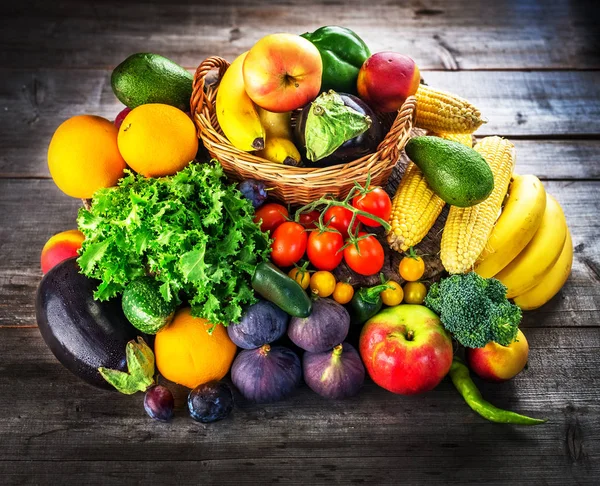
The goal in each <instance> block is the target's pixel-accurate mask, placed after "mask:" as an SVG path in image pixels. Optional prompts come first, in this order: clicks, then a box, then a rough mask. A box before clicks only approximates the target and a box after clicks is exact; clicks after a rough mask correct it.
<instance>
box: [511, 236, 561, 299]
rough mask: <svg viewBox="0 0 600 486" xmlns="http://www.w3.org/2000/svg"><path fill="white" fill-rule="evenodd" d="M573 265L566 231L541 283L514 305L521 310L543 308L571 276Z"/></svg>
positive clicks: (518, 296)
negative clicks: (557, 253)
mask: <svg viewBox="0 0 600 486" xmlns="http://www.w3.org/2000/svg"><path fill="white" fill-rule="evenodd" d="M572 265H573V241H572V240H571V232H570V231H569V230H568V229H567V239H566V240H565V244H564V246H563V249H562V251H561V253H560V256H559V257H558V260H557V262H556V263H555V264H554V266H553V267H552V268H551V269H550V270H549V271H548V273H546V275H544V277H543V278H542V280H541V282H540V283H539V284H537V285H536V286H535V287H533V288H532V289H530V290H528V291H527V292H525V293H524V294H521V295H517V296H516V297H515V299H514V302H515V304H516V305H518V306H519V307H520V308H521V309H523V310H533V309H537V308H538V307H541V306H543V305H544V304H545V303H546V302H548V301H549V300H550V299H551V298H552V297H554V296H555V295H556V294H557V293H558V291H559V290H560V289H561V288H562V286H563V285H564V284H565V282H566V281H567V279H568V278H569V275H570V274H571V266H572Z"/></svg>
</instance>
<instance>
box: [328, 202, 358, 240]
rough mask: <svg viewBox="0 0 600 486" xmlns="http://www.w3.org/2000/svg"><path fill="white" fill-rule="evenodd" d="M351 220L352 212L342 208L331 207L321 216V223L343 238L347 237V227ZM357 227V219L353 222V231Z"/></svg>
mask: <svg viewBox="0 0 600 486" xmlns="http://www.w3.org/2000/svg"><path fill="white" fill-rule="evenodd" d="M351 220H352V211H350V210H349V209H346V208H343V207H342V206H331V207H330V208H329V209H327V211H325V214H324V215H323V222H324V223H325V224H328V223H329V227H330V228H332V229H336V230H338V231H339V232H340V233H342V236H343V237H344V239H345V238H347V237H348V227H349V226H350V221H351ZM357 226H358V218H357V219H355V220H354V228H353V229H354V230H355V229H356V227H357Z"/></svg>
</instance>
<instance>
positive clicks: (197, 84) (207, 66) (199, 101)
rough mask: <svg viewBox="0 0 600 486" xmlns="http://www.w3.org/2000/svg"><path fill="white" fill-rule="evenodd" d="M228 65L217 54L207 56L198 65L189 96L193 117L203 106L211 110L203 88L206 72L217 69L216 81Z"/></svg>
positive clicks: (210, 104)
mask: <svg viewBox="0 0 600 486" xmlns="http://www.w3.org/2000/svg"><path fill="white" fill-rule="evenodd" d="M228 67H229V63H228V62H227V61H226V60H225V59H223V58H222V57H218V56H212V57H207V58H206V59H205V60H204V61H202V63H201V64H200V65H199V66H198V68H197V69H196V72H195V73H194V81H193V82H192V97H191V98H190V114H191V115H192V116H193V117H195V115H196V114H197V113H199V112H200V111H201V110H202V109H203V108H207V109H208V111H209V112H210V111H213V106H212V101H211V100H210V97H208V96H207V93H206V91H205V90H204V84H205V80H206V76H207V74H208V73H209V72H210V71H212V70H213V69H218V70H219V78H218V81H220V80H221V78H222V77H223V74H224V73H225V71H226V70H227V68H228ZM218 81H217V84H218ZM215 86H216V85H215ZM215 86H213V85H210V86H209V87H208V89H214V87H215Z"/></svg>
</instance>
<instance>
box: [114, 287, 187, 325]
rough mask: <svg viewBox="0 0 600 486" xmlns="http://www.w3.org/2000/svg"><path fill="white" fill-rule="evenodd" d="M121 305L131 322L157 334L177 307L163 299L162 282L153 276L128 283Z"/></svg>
mask: <svg viewBox="0 0 600 486" xmlns="http://www.w3.org/2000/svg"><path fill="white" fill-rule="evenodd" d="M121 305H122V306H123V313H124V314H125V317H127V319H128V320H129V322H131V324H132V325H133V326H134V327H135V328H136V329H138V330H139V331H141V332H143V333H145V334H156V333H157V332H158V331H160V330H161V329H162V328H163V327H165V326H166V325H167V324H169V323H170V322H171V320H172V319H173V315H174V313H175V308H176V304H175V303H174V302H167V301H165V300H164V299H163V297H162V295H161V293H160V284H159V283H158V282H157V281H156V280H155V279H153V278H152V277H139V278H137V279H135V280H133V281H132V282H131V283H130V284H129V285H127V287H125V291H124V292H123V298H122V300H121Z"/></svg>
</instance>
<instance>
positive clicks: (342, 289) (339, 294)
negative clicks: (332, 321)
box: [333, 282, 354, 304]
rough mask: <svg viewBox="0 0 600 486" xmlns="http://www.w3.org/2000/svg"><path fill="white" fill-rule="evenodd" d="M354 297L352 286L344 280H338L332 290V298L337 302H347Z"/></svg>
mask: <svg viewBox="0 0 600 486" xmlns="http://www.w3.org/2000/svg"><path fill="white" fill-rule="evenodd" d="M352 297H354V287H352V285H350V284H349V283H346V282H338V283H336V284H335V289H334V290H333V300H335V301H336V302H337V303H338V304H347V303H348V302H350V301H351V300H352Z"/></svg>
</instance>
